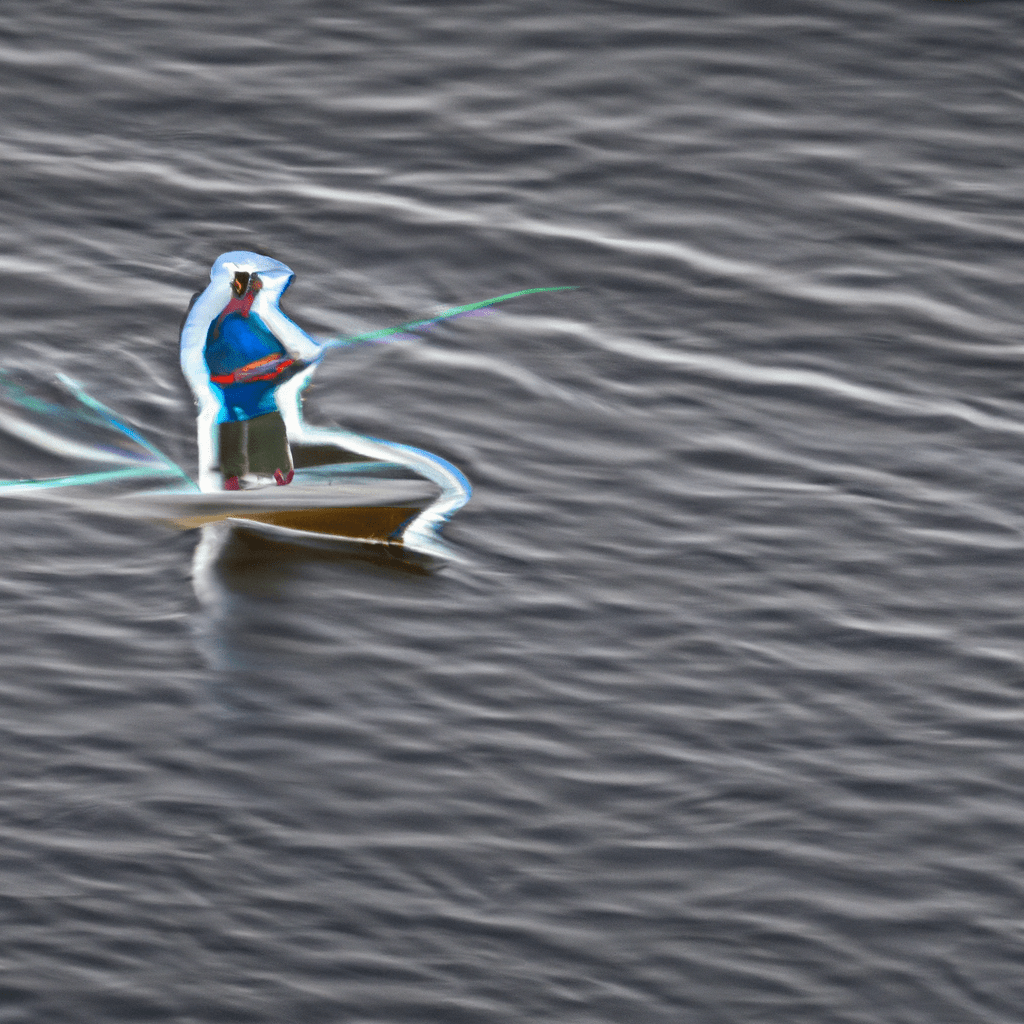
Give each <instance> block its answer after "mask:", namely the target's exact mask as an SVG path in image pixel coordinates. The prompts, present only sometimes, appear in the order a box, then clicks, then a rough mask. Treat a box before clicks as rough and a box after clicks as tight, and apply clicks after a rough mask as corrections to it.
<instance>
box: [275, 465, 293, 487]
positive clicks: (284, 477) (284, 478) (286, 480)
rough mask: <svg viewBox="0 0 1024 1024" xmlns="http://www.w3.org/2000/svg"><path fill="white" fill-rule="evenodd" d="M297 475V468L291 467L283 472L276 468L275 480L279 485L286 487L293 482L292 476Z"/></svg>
mask: <svg viewBox="0 0 1024 1024" xmlns="http://www.w3.org/2000/svg"><path fill="white" fill-rule="evenodd" d="M294 476H295V470H294V469H289V470H288V472H287V473H282V472H281V470H279V469H275V470H274V480H275V482H276V483H277V486H278V487H284V486H286V485H287V484H290V483H291V482H292V478H293V477H294Z"/></svg>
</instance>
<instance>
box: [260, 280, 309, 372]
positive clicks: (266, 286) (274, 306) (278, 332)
mask: <svg viewBox="0 0 1024 1024" xmlns="http://www.w3.org/2000/svg"><path fill="white" fill-rule="evenodd" d="M289 281H291V274H290V273H284V272H280V273H275V272H273V271H271V272H269V273H268V272H261V273H260V282H261V284H262V287H261V288H260V290H259V291H258V292H257V293H256V298H255V299H254V300H253V304H252V310H253V312H254V313H255V314H256V315H257V316H258V317H259V318H260V320H262V321H263V323H264V324H265V325H266V327H267V330H269V331H270V333H271V334H273V335H274V337H275V338H277V340H278V341H279V342H280V343H281V344H282V345H283V346H284V349H285V351H286V352H287V353H288V355H290V356H291V357H292V359H297V360H299V361H300V362H303V363H315V362H316V361H317V360H318V359H319V358H320V356H321V355H323V349H324V347H323V345H322V344H321V343H320V342H318V341H314V339H313V338H311V337H310V336H309V335H308V334H307V333H306V332H305V331H304V330H303V329H302V328H301V327H299V325H298V324H297V323H295V322H294V321H293V320H290V319H289V318H288V317H287V316H285V314H284V313H283V312H282V311H281V307H280V306H279V305H278V302H279V301H280V299H281V295H282V293H283V292H284V290H285V288H287V287H288V283H289Z"/></svg>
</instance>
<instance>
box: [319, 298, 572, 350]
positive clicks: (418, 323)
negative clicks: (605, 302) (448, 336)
mask: <svg viewBox="0 0 1024 1024" xmlns="http://www.w3.org/2000/svg"><path fill="white" fill-rule="evenodd" d="M576 288H577V286H576V285H571V284H565V285H559V286H557V287H555V288H526V289H524V290H523V291H521V292H507V293H506V294H504V295H496V296H495V297H494V298H493V299H484V300H483V301H482V302H471V303H469V305H466V306H454V307H452V308H451V309H446V310H445V311H444V312H443V313H438V314H437V316H433V317H431V318H430V319H429V320H410V321H409V322H408V323H406V324H399V325H398V326H397V327H383V328H381V329H380V330H379V331H368V332H367V333H366V334H356V335H354V336H353V337H351V338H343V337H338V338H331V339H329V340H328V341H327V342H325V343H324V348H337V347H340V346H342V345H354V344H356V343H357V342H360V341H374V340H375V339H377V338H386V337H387V336H388V335H390V334H402V333H404V332H405V331H413V330H415V329H416V328H417V327H429V326H430V325H431V324H436V323H440V322H441V321H442V320H448V319H450V318H451V317H453V316H458V315H459V314H460V313H470V312H472V311H473V310H474V309H483V308H484V307H485V306H494V305H496V304H497V303H499V302H507V301H508V300H509V299H518V298H519V296H520V295H536V294H537V293H538V292H571V291H575V290H576Z"/></svg>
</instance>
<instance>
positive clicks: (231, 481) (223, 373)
mask: <svg viewBox="0 0 1024 1024" xmlns="http://www.w3.org/2000/svg"><path fill="white" fill-rule="evenodd" d="M293 276H294V274H293V273H292V271H291V269H290V268H289V267H286V266H285V265H284V264H283V263H280V262H279V261H278V260H274V259H271V258H270V257H269V256H261V255H259V254H258V253H254V252H243V251H238V252H226V253H224V255H223V256H220V257H218V258H217V261H216V262H215V263H214V264H213V268H212V269H211V271H210V284H209V285H208V286H207V287H206V290H205V291H203V292H202V293H201V294H200V295H199V296H198V298H197V299H196V300H195V302H194V303H193V305H192V308H191V309H190V310H189V313H188V317H187V318H186V320H185V325H184V327H183V328H182V331H181V368H182V371H183V373H184V374H185V377H186V379H187V380H188V383H189V386H190V387H191V389H192V393H193V394H194V395H195V398H196V402H197V403H198V405H199V416H198V442H199V483H200V487H201V488H202V489H203V490H204V491H205V490H217V489H220V488H221V487H222V488H223V489H224V490H226V491H237V490H239V489H241V487H242V486H243V482H245V483H248V482H251V480H252V477H253V476H255V477H256V482H259V478H260V477H263V478H265V479H266V480H267V482H269V480H270V479H273V480H274V481H275V482H276V483H277V484H278V485H279V486H284V485H285V484H289V483H291V481H292V477H293V476H294V468H293V465H292V457H291V451H290V449H289V446H288V436H287V433H286V431H285V425H284V420H283V419H282V417H281V413H280V412H279V411H278V408H277V399H276V394H275V392H276V390H277V387H278V386H279V385H280V384H283V383H284V381H286V380H288V379H289V378H290V377H293V376H294V375H295V374H296V373H298V372H299V371H300V370H303V369H305V368H306V367H308V366H309V365H310V364H311V363H314V362H316V361H317V360H318V359H319V358H320V356H321V355H322V354H323V351H324V345H323V344H321V343H320V342H317V341H315V340H314V339H313V338H311V337H310V336H309V335H308V334H306V333H305V331H303V330H302V329H301V328H300V327H299V326H298V325H297V324H296V323H294V322H293V321H292V320H290V319H289V318H288V317H287V316H285V314H284V313H283V312H282V311H281V308H280V306H279V305H278V303H279V302H280V300H281V295H282V294H283V293H284V290H285V289H286V288H287V287H288V285H289V284H291V281H292V277H293Z"/></svg>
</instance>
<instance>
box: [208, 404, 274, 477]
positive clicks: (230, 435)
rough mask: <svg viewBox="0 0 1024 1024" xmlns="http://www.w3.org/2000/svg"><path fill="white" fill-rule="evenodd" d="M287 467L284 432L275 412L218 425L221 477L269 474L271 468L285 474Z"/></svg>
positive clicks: (271, 474)
mask: <svg viewBox="0 0 1024 1024" xmlns="http://www.w3.org/2000/svg"><path fill="white" fill-rule="evenodd" d="M291 468H292V453H291V450H290V449H289V447H288V434H287V432H286V431H285V428H284V420H283V419H281V414H280V413H279V412H268V413H267V414H266V415H264V416H256V417H255V418H254V419H251V420H229V421H228V422H227V423H222V424H221V425H220V471H221V475H222V476H224V478H225V479H227V478H228V477H232V476H245V474H246V473H258V474H259V475H260V476H273V475H274V470H275V469H279V470H281V472H282V473H285V474H286V473H287V472H288V470H290V469H291Z"/></svg>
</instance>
